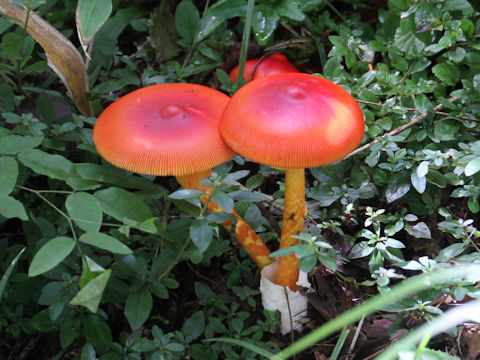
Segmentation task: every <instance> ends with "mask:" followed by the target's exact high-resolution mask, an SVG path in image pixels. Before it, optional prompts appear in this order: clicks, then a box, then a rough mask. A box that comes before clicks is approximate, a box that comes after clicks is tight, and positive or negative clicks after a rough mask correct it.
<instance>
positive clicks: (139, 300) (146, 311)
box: [124, 287, 153, 330]
mask: <svg viewBox="0 0 480 360" xmlns="http://www.w3.org/2000/svg"><path fill="white" fill-rule="evenodd" d="M152 306H153V299H152V294H150V291H148V289H147V288H146V287H143V288H141V289H140V290H137V291H135V292H133V293H130V295H128V298H127V301H126V302H125V310H124V312H125V316H126V318H127V320H128V323H129V324H130V326H131V328H132V329H133V330H136V329H138V328H139V327H140V326H142V325H143V323H144V322H145V321H147V319H148V317H149V316H150V312H151V311H152Z"/></svg>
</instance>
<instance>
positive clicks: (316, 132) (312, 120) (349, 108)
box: [220, 73, 365, 169]
mask: <svg viewBox="0 0 480 360" xmlns="http://www.w3.org/2000/svg"><path fill="white" fill-rule="evenodd" d="M364 126H365V124H364V120H363V115H362V111H361V110H360V107H359V106H358V104H357V103H356V101H355V99H354V98H353V97H352V96H351V95H350V94H349V93H348V92H347V91H345V90H344V89H343V88H341V87H340V86H338V85H336V84H334V83H333V82H331V81H328V80H326V79H323V78H320V77H316V76H314V75H308V74H301V73H290V74H278V75H270V76H267V77H263V78H260V79H257V80H254V81H252V82H250V83H248V84H246V85H245V86H243V87H242V88H240V90H238V91H237V92H236V93H235V95H233V97H232V99H231V101H230V102H229V104H228V105H227V107H226V109H225V112H224V114H223V117H222V121H221V123H220V131H221V133H222V136H223V137H224V139H225V141H226V142H227V144H228V145H229V146H230V147H231V148H232V149H233V150H235V151H236V152H238V153H239V154H240V155H242V156H245V157H246V158H248V159H251V160H253V161H256V162H259V163H262V164H266V165H269V166H272V167H276V168H280V169H288V168H295V169H300V168H310V167H316V166H321V165H325V164H328V163H332V162H334V161H337V160H340V159H342V158H343V157H344V156H346V155H347V154H348V153H350V152H351V151H352V150H353V149H355V148H356V147H357V145H358V144H359V143H360V141H361V140H362V137H363V133H364Z"/></svg>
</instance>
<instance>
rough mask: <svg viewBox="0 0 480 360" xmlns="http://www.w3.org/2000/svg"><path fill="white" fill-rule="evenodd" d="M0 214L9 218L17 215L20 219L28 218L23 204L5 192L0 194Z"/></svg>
mask: <svg viewBox="0 0 480 360" xmlns="http://www.w3.org/2000/svg"><path fill="white" fill-rule="evenodd" d="M0 215H2V216H5V217H6V218H7V219H11V218H15V217H16V218H19V219H20V220H28V216H27V213H26V212H25V208H24V207H23V204H22V203H21V202H20V201H18V200H17V199H15V198H13V197H11V196H8V195H5V194H0Z"/></svg>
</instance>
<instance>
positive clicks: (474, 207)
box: [467, 196, 480, 214]
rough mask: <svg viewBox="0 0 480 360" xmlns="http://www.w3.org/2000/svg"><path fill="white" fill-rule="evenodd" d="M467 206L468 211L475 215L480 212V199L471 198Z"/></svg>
mask: <svg viewBox="0 0 480 360" xmlns="http://www.w3.org/2000/svg"><path fill="white" fill-rule="evenodd" d="M467 205H468V209H469V210H470V211H471V212H472V213H474V214H476V213H478V212H479V211H480V204H479V202H478V197H477V196H470V197H469V198H468V203H467Z"/></svg>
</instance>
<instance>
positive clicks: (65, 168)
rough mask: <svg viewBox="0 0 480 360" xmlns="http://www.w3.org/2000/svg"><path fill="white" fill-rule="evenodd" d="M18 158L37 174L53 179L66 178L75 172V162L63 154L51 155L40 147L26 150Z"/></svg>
mask: <svg viewBox="0 0 480 360" xmlns="http://www.w3.org/2000/svg"><path fill="white" fill-rule="evenodd" d="M18 160H20V162H21V163H22V164H23V165H25V166H26V167H28V168H30V169H32V170H33V171H34V172H36V173H37V174H41V175H46V176H48V177H49V178H52V179H58V180H66V179H67V178H68V177H70V176H71V175H72V173H73V164H72V162H71V161H70V160H67V159H66V158H65V157H63V156H61V155H51V154H48V153H46V152H44V151H41V150H38V149H29V150H24V151H22V152H21V153H20V154H19V155H18Z"/></svg>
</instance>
